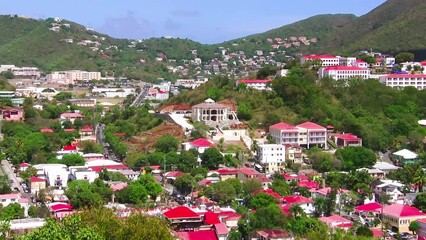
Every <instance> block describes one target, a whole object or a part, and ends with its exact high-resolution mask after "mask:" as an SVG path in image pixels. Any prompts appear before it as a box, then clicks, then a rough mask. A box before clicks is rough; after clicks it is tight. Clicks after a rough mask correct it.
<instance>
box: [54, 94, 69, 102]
mask: <svg viewBox="0 0 426 240" xmlns="http://www.w3.org/2000/svg"><path fill="white" fill-rule="evenodd" d="M53 98H54V99H56V100H58V101H63V100H67V99H71V98H72V93H70V92H60V93H58V94H56V95H55V96H54V97H53Z"/></svg>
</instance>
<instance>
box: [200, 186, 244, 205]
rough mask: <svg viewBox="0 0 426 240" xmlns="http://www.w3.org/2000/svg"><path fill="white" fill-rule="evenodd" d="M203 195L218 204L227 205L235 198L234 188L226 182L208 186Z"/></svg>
mask: <svg viewBox="0 0 426 240" xmlns="http://www.w3.org/2000/svg"><path fill="white" fill-rule="evenodd" d="M203 193H204V194H205V195H206V196H207V197H209V198H211V199H212V200H213V201H215V202H218V203H219V204H229V203H230V202H231V201H232V200H234V199H235V197H236V196H237V194H236V191H235V189H234V186H233V185H232V184H231V183H230V182H227V181H222V182H218V183H213V184H210V185H209V186H208V187H207V188H205V189H204V191H203Z"/></svg>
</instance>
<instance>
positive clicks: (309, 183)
mask: <svg viewBox="0 0 426 240" xmlns="http://www.w3.org/2000/svg"><path fill="white" fill-rule="evenodd" d="M297 186H299V187H305V188H308V189H311V188H318V187H319V184H318V183H317V182H315V181H309V180H302V181H299V182H298V183H297Z"/></svg>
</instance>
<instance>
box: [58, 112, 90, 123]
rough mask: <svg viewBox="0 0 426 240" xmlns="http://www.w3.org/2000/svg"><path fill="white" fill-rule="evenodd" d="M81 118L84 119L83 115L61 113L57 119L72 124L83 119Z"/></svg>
mask: <svg viewBox="0 0 426 240" xmlns="http://www.w3.org/2000/svg"><path fill="white" fill-rule="evenodd" d="M83 118H84V115H83V114H81V113H76V112H67V113H62V114H61V115H60V117H59V120H60V121H61V122H65V121H70V122H71V123H72V124H74V121H75V120H76V119H83Z"/></svg>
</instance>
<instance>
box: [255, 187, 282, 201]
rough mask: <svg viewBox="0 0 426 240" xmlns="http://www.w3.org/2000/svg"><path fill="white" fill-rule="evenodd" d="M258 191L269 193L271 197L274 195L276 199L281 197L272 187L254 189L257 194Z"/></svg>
mask: <svg viewBox="0 0 426 240" xmlns="http://www.w3.org/2000/svg"><path fill="white" fill-rule="evenodd" d="M259 193H264V194H268V195H271V196H273V197H275V198H277V199H281V198H282V197H281V195H279V194H278V193H276V192H275V191H274V190H272V189H266V190H264V189H262V190H258V191H256V194H259Z"/></svg>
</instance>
